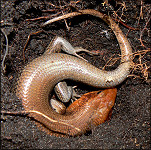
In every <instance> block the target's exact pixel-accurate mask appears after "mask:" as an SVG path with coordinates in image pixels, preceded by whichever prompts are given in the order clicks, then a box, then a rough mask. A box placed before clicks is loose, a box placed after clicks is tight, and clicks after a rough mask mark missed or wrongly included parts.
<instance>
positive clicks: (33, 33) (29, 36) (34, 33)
mask: <svg viewBox="0 0 151 150" xmlns="http://www.w3.org/2000/svg"><path fill="white" fill-rule="evenodd" d="M41 32H43V30H40V31H37V32H32V33H30V34H29V35H28V38H27V40H26V44H25V46H24V49H23V59H24V63H25V50H26V47H27V44H28V42H29V40H30V38H31V36H32V35H36V34H38V33H41Z"/></svg>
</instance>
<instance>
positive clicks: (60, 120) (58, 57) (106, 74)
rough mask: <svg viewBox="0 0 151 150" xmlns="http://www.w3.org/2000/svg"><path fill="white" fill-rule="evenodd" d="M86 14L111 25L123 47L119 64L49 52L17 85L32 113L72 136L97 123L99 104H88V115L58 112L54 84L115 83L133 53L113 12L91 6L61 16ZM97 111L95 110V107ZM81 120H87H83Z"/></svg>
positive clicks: (126, 69)
mask: <svg viewBox="0 0 151 150" xmlns="http://www.w3.org/2000/svg"><path fill="white" fill-rule="evenodd" d="M82 14H89V15H93V16H96V17H99V18H101V19H103V20H104V21H105V22H106V23H107V24H108V25H109V26H110V27H111V29H112V30H113V32H114V33H115V35H116V37H117V40H118V42H119V45H120V49H121V54H122V58H121V64H120V65H119V67H118V68H117V69H115V70H113V71H102V70H100V69H98V68H96V67H94V66H93V65H91V64H89V63H88V62H86V61H84V60H82V59H79V58H77V57H74V56H71V55H68V54H61V53H57V54H56V53H54V54H51V55H49V54H48V53H45V54H43V55H42V56H40V57H38V58H36V59H34V60H33V61H32V62H30V63H29V64H28V65H27V66H26V67H25V69H24V70H23V73H22V75H21V76H20V78H19V81H18V86H17V95H18V97H19V98H21V99H22V103H23V106H24V108H25V110H26V111H29V112H31V113H30V116H31V117H34V118H35V119H36V120H38V121H39V122H40V123H42V124H44V125H45V126H46V127H47V128H48V129H50V130H52V131H55V132H59V133H62V134H67V135H72V136H74V135H78V134H81V133H83V132H85V131H86V130H87V129H88V128H89V126H91V124H93V123H92V120H93V118H91V117H90V116H91V115H90V114H91V113H92V109H95V107H92V109H91V105H90V106H89V107H86V110H87V112H86V113H85V115H82V112H81V110H82V111H84V110H83V109H81V108H79V110H78V111H77V112H75V113H72V114H65V115H60V114H57V113H56V112H54V111H53V110H52V108H51V107H50V106H49V102H48V96H49V93H50V92H51V91H52V90H53V88H54V86H55V85H56V84H57V83H58V82H60V81H62V80H65V79H70V80H75V81H79V82H82V83H84V84H88V85H91V86H94V87H98V88H108V87H114V86H116V85H118V84H120V83H121V82H123V81H124V80H125V79H126V78H127V75H128V74H129V70H130V65H131V54H132V48H131V46H130V44H129V42H128V40H127V38H126V37H125V35H124V34H123V33H122V31H121V29H120V28H119V26H118V25H117V24H116V23H115V22H114V21H113V20H112V19H111V18H110V17H109V16H107V15H104V14H102V13H100V12H98V11H95V10H90V9H89V10H80V11H79V12H74V13H69V14H67V15H65V16H61V17H60V18H68V17H72V16H77V15H82ZM60 18H59V19H60ZM59 19H58V20H59ZM56 20H57V18H56ZM51 21H52V20H51ZM51 21H49V23H50V22H51ZM53 21H54V20H53ZM53 21H52V22H53ZM94 103H95V102H94ZM88 108H89V109H88ZM93 111H94V112H95V110H93ZM89 112H90V113H89ZM94 112H93V113H94ZM87 115H88V116H87ZM101 117H102V116H100V118H101ZM77 118H78V119H77ZM80 120H83V123H82V122H80ZM78 121H79V123H78ZM92 126H93V125H92Z"/></svg>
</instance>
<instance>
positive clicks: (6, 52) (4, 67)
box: [1, 29, 8, 73]
mask: <svg viewBox="0 0 151 150" xmlns="http://www.w3.org/2000/svg"><path fill="white" fill-rule="evenodd" d="M1 31H2V33H3V34H4V36H5V39H6V51H5V54H4V57H3V60H2V69H3V71H4V73H6V70H5V69H6V66H4V62H5V59H6V56H7V54H8V37H7V35H6V33H5V31H4V29H1Z"/></svg>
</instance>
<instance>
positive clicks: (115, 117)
mask: <svg viewBox="0 0 151 150" xmlns="http://www.w3.org/2000/svg"><path fill="white" fill-rule="evenodd" d="M51 2H52V4H54V5H56V6H59V3H58V2H57V1H55V0H54V1H51ZM66 2H67V3H66V4H65V3H63V2H62V1H61V2H60V5H62V6H63V5H68V7H63V8H62V10H63V11H64V13H67V12H68V11H71V10H72V11H76V10H78V9H88V8H89V9H96V10H98V11H100V12H103V13H105V14H108V13H109V14H110V15H111V16H113V15H114V13H113V10H115V11H116V12H117V14H118V15H119V16H121V14H122V13H123V16H122V19H123V20H125V22H124V23H125V24H126V25H128V26H131V27H134V28H139V30H129V28H128V27H126V26H124V25H122V24H120V23H119V26H120V28H121V29H122V31H123V32H124V33H125V34H126V35H127V38H128V40H129V42H130V43H131V45H132V48H133V52H137V51H141V50H146V49H148V47H149V44H150V39H149V35H148V32H147V31H148V30H145V31H144V32H143V35H142V38H143V42H144V44H145V46H146V47H144V46H142V45H141V43H140V40H139V39H140V33H141V32H140V31H142V30H143V28H144V27H145V25H146V22H147V18H148V17H149V11H150V1H143V7H141V1H140V0H138V1H132V0H130V1H126V0H123V1H120V0H119V1H118V5H116V4H117V1H112V2H111V1H109V3H108V5H107V3H106V4H105V5H104V6H103V4H102V3H103V1H99V2H97V1H84V0H83V1H82V2H79V3H77V4H76V7H73V6H71V5H69V1H66ZM124 4H125V6H126V9H122V8H124ZM141 8H142V10H143V11H142V13H143V17H142V18H141V17H140V11H141ZM43 10H55V11H53V12H50V11H49V12H44V11H43ZM122 10H123V12H122ZM58 12H61V10H60V8H57V7H53V6H52V5H50V1H48V0H46V1H40V0H30V1H26V0H13V1H11V0H8V1H3V0H2V1H1V28H2V29H3V30H4V31H5V32H6V35H7V37H8V41H9V43H8V45H9V53H8V55H7V57H6V59H5V66H6V72H5V73H4V72H3V70H2V68H1V110H3V111H21V110H24V108H23V107H22V102H21V100H19V99H18V98H17V97H16V94H15V88H16V81H17V79H18V77H19V75H20V74H21V71H22V70H23V68H24V66H25V65H26V64H27V63H28V62H31V61H32V60H33V59H34V58H36V57H38V56H40V55H42V54H43V53H44V52H45V49H46V47H47V46H48V44H49V43H50V41H51V40H52V39H53V38H54V37H55V35H58V36H62V37H64V38H65V39H67V40H68V41H69V42H70V43H71V44H72V45H73V46H81V47H83V48H85V49H88V50H90V51H91V50H93V51H94V50H97V51H99V55H98V56H90V55H88V54H86V53H80V56H82V57H84V58H85V59H87V60H88V61H89V62H90V63H91V64H93V65H94V66H96V67H98V68H100V69H101V68H103V66H104V65H105V64H106V62H107V61H108V60H109V59H110V58H111V57H112V56H113V55H114V57H119V55H118V54H119V53H120V48H119V46H118V42H117V40H116V37H115V35H114V34H113V32H112V31H111V30H110V28H109V27H108V26H107V25H106V24H105V23H104V22H103V21H102V20H101V19H98V18H96V17H92V16H88V15H84V16H77V17H74V18H72V19H67V20H66V21H67V24H68V26H69V27H70V30H68V29H67V26H66V24H65V22H64V21H58V22H56V23H53V24H50V25H47V26H46V27H43V28H42V27H41V25H42V23H44V22H45V21H46V20H48V19H41V20H34V21H32V20H31V21H27V20H26V19H32V18H38V17H41V16H49V15H52V14H55V13H58ZM61 14H62V13H61ZM61 14H60V15H61ZM54 17H55V16H54ZM146 29H148V26H146ZM41 30H43V31H42V32H40V33H37V34H36V32H38V31H41ZM30 34H32V35H31V37H30V40H29V42H28V44H27V46H26V48H25V62H24V57H23V50H24V46H25V44H26V41H27V39H28V36H29V35H30ZM5 49H6V40H5V36H4V34H3V33H2V32H1V61H2V59H3V57H4V54H5ZM138 59H139V56H136V58H135V59H134V62H136V63H138ZM140 59H141V60H142V62H141V63H142V64H143V63H146V65H147V66H149V65H148V64H149V62H150V55H149V52H148V53H146V54H145V55H143V57H142V58H140ZM118 65H119V61H118V62H117V63H115V64H114V65H112V66H111V67H106V69H107V70H112V69H115V68H116V67H117V66H118ZM148 70H149V69H148ZM134 74H135V75H137V77H136V78H134V76H130V77H128V78H127V79H126V80H125V81H124V82H123V83H122V84H120V85H118V86H117V89H118V93H117V98H116V102H115V106H114V108H113V111H112V116H111V119H109V120H108V121H106V122H105V123H103V124H101V125H99V126H97V127H96V128H94V129H93V130H92V132H90V133H88V134H85V135H82V136H80V137H70V138H63V137H55V136H51V135H48V134H46V133H45V132H43V131H40V130H39V128H37V126H36V125H35V120H33V119H32V118H29V117H27V116H26V115H4V114H2V115H1V149H149V148H150V77H149V76H148V77H146V80H145V78H143V77H144V76H143V74H142V73H141V71H138V72H136V71H135V72H134ZM131 75H132V73H131ZM149 75H150V74H149ZM138 76H139V77H138ZM140 77H141V78H140ZM70 82H72V81H70ZM73 84H76V85H77V86H78V87H77V92H78V94H83V93H86V92H88V91H92V90H94V89H93V88H92V87H87V88H86V87H85V85H82V84H80V83H73Z"/></svg>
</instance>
